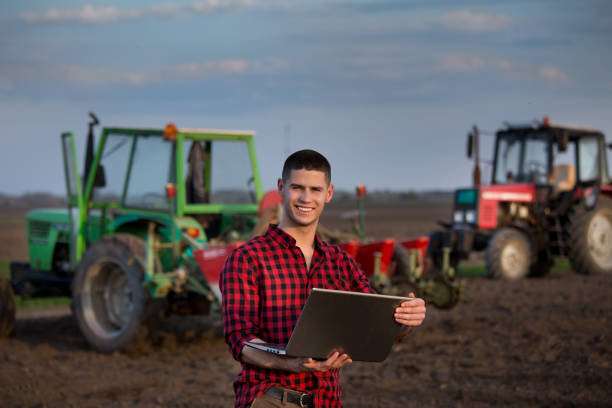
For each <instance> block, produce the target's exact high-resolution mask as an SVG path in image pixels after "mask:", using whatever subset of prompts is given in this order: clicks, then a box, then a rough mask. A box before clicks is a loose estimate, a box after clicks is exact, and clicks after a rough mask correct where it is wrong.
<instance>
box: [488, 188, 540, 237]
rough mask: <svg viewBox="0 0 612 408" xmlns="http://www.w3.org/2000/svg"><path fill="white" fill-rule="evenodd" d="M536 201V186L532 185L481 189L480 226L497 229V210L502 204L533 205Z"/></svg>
mask: <svg viewBox="0 0 612 408" xmlns="http://www.w3.org/2000/svg"><path fill="white" fill-rule="evenodd" d="M534 201H535V185H534V184H531V183H529V184H528V183H524V184H503V185H492V186H484V187H481V188H480V193H479V203H480V210H479V211H478V226H479V227H480V228H482V229H494V228H497V209H498V207H499V203H500V202H517V203H533V202H534Z"/></svg>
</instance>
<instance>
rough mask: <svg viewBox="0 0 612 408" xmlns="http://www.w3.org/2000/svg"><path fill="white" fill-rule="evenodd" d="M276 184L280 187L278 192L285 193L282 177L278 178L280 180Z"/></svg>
mask: <svg viewBox="0 0 612 408" xmlns="http://www.w3.org/2000/svg"><path fill="white" fill-rule="evenodd" d="M276 186H277V188H278V192H279V193H280V195H281V196H282V195H283V179H282V178H280V177H279V178H278V181H277V182H276Z"/></svg>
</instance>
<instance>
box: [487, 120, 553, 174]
mask: <svg viewBox="0 0 612 408" xmlns="http://www.w3.org/2000/svg"><path fill="white" fill-rule="evenodd" d="M548 140H549V138H548V134H546V133H541V132H531V133H524V132H521V133H502V134H499V135H498V138H497V148H496V157H495V168H494V171H493V174H494V179H493V184H513V183H535V184H546V183H547V182H548V157H549V151H548V146H549V143H548Z"/></svg>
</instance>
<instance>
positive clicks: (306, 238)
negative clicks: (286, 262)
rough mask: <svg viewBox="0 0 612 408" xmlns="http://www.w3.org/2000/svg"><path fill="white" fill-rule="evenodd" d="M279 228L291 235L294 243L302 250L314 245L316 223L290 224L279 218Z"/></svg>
mask: <svg viewBox="0 0 612 408" xmlns="http://www.w3.org/2000/svg"><path fill="white" fill-rule="evenodd" d="M279 228H280V229H281V230H283V231H285V232H286V233H287V234H289V235H291V236H292V237H293V238H294V239H295V245H296V246H297V247H299V248H301V249H302V250H306V249H308V248H312V247H313V246H314V241H315V235H316V233H317V224H316V223H315V224H313V225H306V226H304V225H291V224H290V223H287V222H283V220H281V222H280V224H279Z"/></svg>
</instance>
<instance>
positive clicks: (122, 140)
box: [92, 133, 133, 203]
mask: <svg viewBox="0 0 612 408" xmlns="http://www.w3.org/2000/svg"><path fill="white" fill-rule="evenodd" d="M132 139H133V136H131V135H120V134H112V133H111V134H108V135H107V136H106V141H105V142H104V148H103V150H102V155H101V156H100V164H101V165H102V166H103V167H104V170H105V173H106V174H105V176H106V185H105V186H104V187H98V188H96V189H94V193H93V196H92V198H93V201H95V202H98V203H119V202H120V201H121V197H122V195H123V186H124V182H125V174H126V172H127V168H128V163H129V160H130V151H131V149H132Z"/></svg>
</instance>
